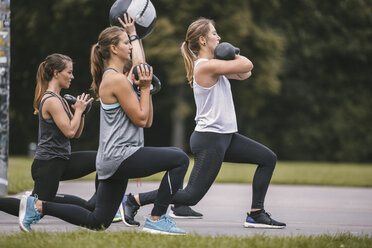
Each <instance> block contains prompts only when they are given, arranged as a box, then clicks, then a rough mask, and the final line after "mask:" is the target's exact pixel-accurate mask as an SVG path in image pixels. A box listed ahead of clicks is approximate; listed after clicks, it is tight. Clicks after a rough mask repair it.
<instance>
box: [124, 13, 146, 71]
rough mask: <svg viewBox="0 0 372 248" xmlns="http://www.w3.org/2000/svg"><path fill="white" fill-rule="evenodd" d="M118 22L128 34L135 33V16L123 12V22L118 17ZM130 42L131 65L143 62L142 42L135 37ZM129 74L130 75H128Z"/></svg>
mask: <svg viewBox="0 0 372 248" xmlns="http://www.w3.org/2000/svg"><path fill="white" fill-rule="evenodd" d="M118 20H119V22H120V24H121V25H122V26H123V27H124V29H125V30H126V32H127V34H128V36H129V37H130V36H133V35H137V31H136V26H135V21H136V18H135V17H134V18H131V17H130V16H129V14H126V13H125V14H124V22H123V21H122V20H121V19H120V18H119V19H118ZM131 44H132V63H133V66H136V65H138V64H143V63H145V53H144V51H143V47H142V42H141V40H140V39H135V40H134V41H132V42H131ZM129 76H130V75H129Z"/></svg>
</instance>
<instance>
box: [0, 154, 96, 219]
mask: <svg viewBox="0 0 372 248" xmlns="http://www.w3.org/2000/svg"><path fill="white" fill-rule="evenodd" d="M96 155H97V152H96V151H82V152H72V153H71V157H70V159H69V160H64V159H61V158H54V159H51V160H38V159H34V161H33V163H32V167H31V175H32V179H33V180H34V190H33V192H32V195H37V196H38V198H39V199H40V200H45V201H53V202H58V203H65V204H75V205H79V206H82V207H84V208H86V209H89V210H93V209H94V207H95V203H96V195H95V194H94V195H93V196H92V198H91V199H90V200H88V201H86V200H84V199H82V198H79V197H76V196H73V195H65V194H58V195H57V190H58V186H59V182H60V181H66V180H72V179H77V178H80V177H83V176H86V175H88V174H90V173H92V172H94V171H96ZM97 183H98V180H97V178H96V187H97ZM19 203H20V200H19V199H17V198H12V197H1V198H0V210H1V211H4V212H6V213H9V214H12V215H15V216H18V212H19Z"/></svg>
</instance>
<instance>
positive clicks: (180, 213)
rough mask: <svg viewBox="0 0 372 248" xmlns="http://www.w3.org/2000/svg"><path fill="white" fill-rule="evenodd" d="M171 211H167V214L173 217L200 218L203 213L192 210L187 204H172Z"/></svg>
mask: <svg viewBox="0 0 372 248" xmlns="http://www.w3.org/2000/svg"><path fill="white" fill-rule="evenodd" d="M171 209H172V212H171V213H169V216H170V217H172V218H175V219H201V218H203V214H201V213H198V212H196V211H194V210H192V209H191V208H190V207H189V206H184V205H181V206H178V207H176V206H174V207H171Z"/></svg>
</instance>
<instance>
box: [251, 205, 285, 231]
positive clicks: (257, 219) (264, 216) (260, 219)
mask: <svg viewBox="0 0 372 248" xmlns="http://www.w3.org/2000/svg"><path fill="white" fill-rule="evenodd" d="M285 226H286V224H285V223H282V222H279V221H276V220H274V219H272V218H271V216H270V214H269V213H266V212H265V210H263V209H261V210H259V211H255V212H253V213H251V214H249V213H247V219H246V221H245V223H244V227H251V228H273V229H281V228H284V227H285Z"/></svg>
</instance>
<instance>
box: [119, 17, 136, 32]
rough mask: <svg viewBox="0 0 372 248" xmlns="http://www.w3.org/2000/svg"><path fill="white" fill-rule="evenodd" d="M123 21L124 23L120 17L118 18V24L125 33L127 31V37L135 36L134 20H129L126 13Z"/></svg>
mask: <svg viewBox="0 0 372 248" xmlns="http://www.w3.org/2000/svg"><path fill="white" fill-rule="evenodd" d="M123 19H124V22H123V21H122V20H121V18H120V17H118V20H119V22H120V24H121V25H122V26H123V28H124V29H125V31H127V34H128V35H129V36H132V35H136V34H137V32H136V26H135V25H134V24H135V21H136V18H135V17H133V18H131V17H130V15H129V14H128V13H124V18H123Z"/></svg>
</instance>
